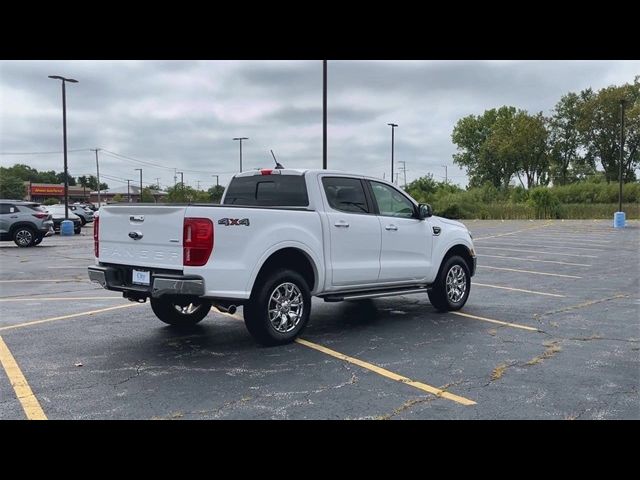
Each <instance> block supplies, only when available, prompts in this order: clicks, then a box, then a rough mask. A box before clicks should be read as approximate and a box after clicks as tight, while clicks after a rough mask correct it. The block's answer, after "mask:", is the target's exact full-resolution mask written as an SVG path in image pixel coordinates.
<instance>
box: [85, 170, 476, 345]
mask: <svg viewBox="0 0 640 480" xmlns="http://www.w3.org/2000/svg"><path fill="white" fill-rule="evenodd" d="M94 250H95V257H96V262H95V266H90V267H89V278H90V279H91V280H92V281H94V282H97V283H100V284H101V285H102V286H103V287H104V288H106V289H108V290H116V291H121V292H122V293H123V296H124V297H126V298H128V299H130V300H132V301H138V302H145V301H146V300H147V298H149V299H150V300H151V302H150V303H151V308H152V310H153V312H154V313H155V315H156V316H157V317H158V318H159V319H160V320H162V321H163V322H165V323H168V324H170V325H174V326H187V325H193V324H195V323H197V322H199V321H200V320H202V319H203V318H204V317H205V316H206V315H207V313H209V310H210V309H211V307H212V306H213V307H216V308H217V309H218V310H221V311H223V312H231V313H233V312H235V310H236V306H240V305H242V306H243V307H244V311H243V313H244V321H245V324H246V326H247V329H248V330H249V332H250V333H251V334H252V335H253V336H254V338H255V339H256V340H257V341H258V342H260V343H262V344H265V345H277V344H283V343H287V342H291V341H292V340H293V339H294V338H295V337H296V336H297V335H298V334H300V332H301V331H302V330H303V329H304V327H305V326H306V324H307V322H308V320H309V313H310V311H311V297H312V296H316V297H320V298H322V299H324V300H325V301H327V302H336V301H342V300H359V299H364V298H374V297H384V296H391V295H407V294H423V295H424V294H428V295H429V299H430V301H431V303H432V304H433V306H434V307H435V308H436V309H438V310H441V311H446V310H458V309H460V308H462V306H463V305H464V304H465V303H466V301H467V298H468V296H469V291H470V287H471V276H472V275H473V274H474V273H475V269H476V255H475V252H474V248H473V241H472V239H471V234H470V233H469V231H468V230H467V228H466V227H465V226H464V225H463V224H461V223H460V222H456V221H452V220H447V219H444V218H440V217H436V216H433V215H432V213H431V207H430V206H429V205H426V204H418V203H417V202H415V201H414V200H413V199H412V198H411V197H409V196H408V195H407V194H406V193H404V192H403V191H402V190H399V189H398V188H397V187H395V186H394V185H392V184H390V183H388V182H385V181H383V180H380V179H376V178H370V177H366V176H362V175H351V174H347V173H344V172H339V171H329V170H294V169H261V170H255V171H247V172H243V173H240V174H238V175H236V176H235V177H233V179H232V180H231V182H230V184H229V186H228V188H227V189H226V191H225V194H224V197H223V198H222V200H221V204H220V205H213V204H189V205H153V204H121V205H109V206H106V207H102V208H101V209H100V213H99V215H98V219H97V220H96V221H95V224H94Z"/></svg>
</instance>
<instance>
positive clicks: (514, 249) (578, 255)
mask: <svg viewBox="0 0 640 480" xmlns="http://www.w3.org/2000/svg"><path fill="white" fill-rule="evenodd" d="M478 248H488V249H489V250H506V251H508V252H525V253H539V254H541V255H562V256H564V257H584V258H598V256H597V255H586V254H584V253H562V252H541V251H540V250H523V249H521V248H504V247H485V246H484V245H481V246H479V247H478Z"/></svg>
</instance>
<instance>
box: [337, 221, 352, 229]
mask: <svg viewBox="0 0 640 480" xmlns="http://www.w3.org/2000/svg"><path fill="white" fill-rule="evenodd" d="M334 225H335V226H336V227H343V228H348V227H349V224H348V223H347V222H345V221H344V220H340V221H339V222H336V223H334Z"/></svg>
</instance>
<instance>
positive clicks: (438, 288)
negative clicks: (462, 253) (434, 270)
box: [429, 255, 471, 312]
mask: <svg viewBox="0 0 640 480" xmlns="http://www.w3.org/2000/svg"><path fill="white" fill-rule="evenodd" d="M470 290H471V273H470V272H469V266H468V265H467V262H465V261H464V259H463V258H462V257H459V256H457V255H454V256H452V257H449V258H448V259H446V261H445V262H444V265H443V266H442V268H441V269H440V272H439V273H438V278H437V279H436V282H435V283H434V285H433V288H431V290H429V300H430V301H431V304H432V305H433V306H434V307H435V308H436V310H439V311H441V312H446V311H453V310H460V309H461V308H462V307H464V304H465V303H467V299H468V298H469V291H470Z"/></svg>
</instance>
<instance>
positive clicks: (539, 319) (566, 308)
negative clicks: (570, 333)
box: [533, 293, 630, 322]
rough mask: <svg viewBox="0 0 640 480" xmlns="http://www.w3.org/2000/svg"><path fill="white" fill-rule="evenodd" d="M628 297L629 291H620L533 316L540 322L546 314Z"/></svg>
mask: <svg viewBox="0 0 640 480" xmlns="http://www.w3.org/2000/svg"><path fill="white" fill-rule="evenodd" d="M628 297H630V295H629V294H628V293H627V294H623V293H619V294H617V295H613V296H611V297H606V298H600V299H598V300H589V301H588V302H583V303H579V304H577V305H571V306H569V307H563V308H559V309H557V310H549V311H548V312H543V313H534V314H533V318H534V320H538V322H540V321H541V318H542V317H546V316H549V315H554V314H556V313H564V312H569V311H571V310H578V309H580V308H586V307H590V306H592V305H596V304H598V303H603V302H609V301H611V300H616V299H619V298H628Z"/></svg>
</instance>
